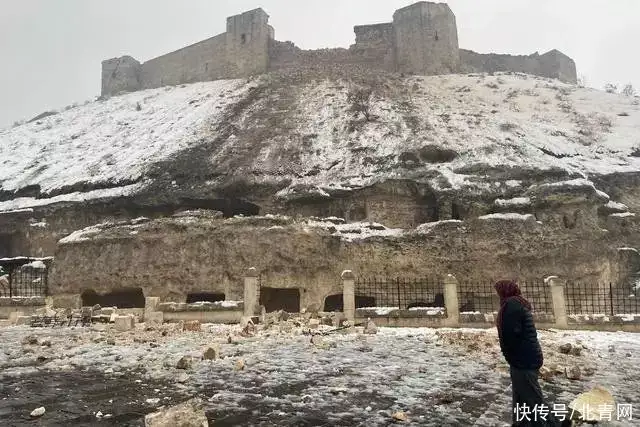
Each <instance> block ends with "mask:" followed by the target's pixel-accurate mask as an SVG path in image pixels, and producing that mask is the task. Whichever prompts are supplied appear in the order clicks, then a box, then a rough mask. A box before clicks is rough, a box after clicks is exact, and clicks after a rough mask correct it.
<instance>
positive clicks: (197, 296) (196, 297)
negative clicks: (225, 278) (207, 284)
mask: <svg viewBox="0 0 640 427" xmlns="http://www.w3.org/2000/svg"><path fill="white" fill-rule="evenodd" d="M224 300H225V295H224V294H219V293H218V294H216V293H212V292H194V293H191V294H187V304H193V303H194V302H218V301H224Z"/></svg>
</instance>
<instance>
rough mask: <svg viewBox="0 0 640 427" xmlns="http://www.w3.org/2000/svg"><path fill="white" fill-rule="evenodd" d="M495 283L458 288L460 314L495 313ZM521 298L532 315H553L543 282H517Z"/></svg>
mask: <svg viewBox="0 0 640 427" xmlns="http://www.w3.org/2000/svg"><path fill="white" fill-rule="evenodd" d="M494 284H495V281H487V282H480V283H464V284H461V285H459V286H458V303H459V304H460V312H461V313H465V312H467V313H468V312H480V313H496V312H498V310H499V309H500V297H498V295H497V294H496V291H495V288H494ZM518 286H519V287H520V290H521V291H522V296H523V297H524V298H526V299H527V300H528V301H529V302H530V303H531V306H532V308H533V312H534V313H549V314H551V313H553V303H552V301H551V291H550V289H549V286H548V285H547V284H545V283H544V281H543V280H531V281H526V282H518Z"/></svg>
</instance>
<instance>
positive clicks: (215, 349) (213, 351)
mask: <svg viewBox="0 0 640 427" xmlns="http://www.w3.org/2000/svg"><path fill="white" fill-rule="evenodd" d="M219 358H220V346H219V345H217V344H216V345H213V346H211V347H209V348H207V349H206V350H205V351H204V354H203V359H204V360H217V359H219Z"/></svg>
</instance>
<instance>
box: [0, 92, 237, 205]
mask: <svg viewBox="0 0 640 427" xmlns="http://www.w3.org/2000/svg"><path fill="white" fill-rule="evenodd" d="M245 89H246V85H245V84H244V81H240V80H220V81H215V82H207V83H196V84H192V85H188V86H182V87H166V88H160V89H154V90H148V91H144V92H136V93H131V94H127V95H124V96H119V97H114V98H110V99H108V100H104V101H95V102H91V103H88V104H86V105H83V106H78V107H75V108H71V109H69V110H67V111H64V112H61V113H59V114H56V115H54V116H50V117H46V118H44V119H41V120H38V121H36V122H33V123H28V124H25V125H22V126H18V127H15V128H13V129H6V130H3V131H0V184H1V186H2V189H3V190H9V191H11V190H18V189H20V188H23V187H26V186H28V185H39V186H40V187H41V191H42V192H44V193H49V192H51V191H52V190H56V189H60V188H64V187H66V186H72V185H74V184H77V183H80V182H87V183H113V184H117V183H119V182H131V181H137V180H139V179H140V177H141V176H142V174H143V173H144V171H145V169H146V168H147V167H148V166H149V165H150V164H152V163H154V162H155V161H157V160H159V159H162V158H166V157H167V156H170V155H171V154H172V153H175V152H177V151H179V150H181V149H183V148H186V147H188V146H190V145H193V144H194V143H195V142H196V141H197V140H198V138H200V137H201V135H202V133H203V128H204V125H205V124H206V123H207V122H215V121H216V119H217V118H218V116H219V115H220V113H221V112H222V111H223V107H225V106H227V105H228V104H231V103H233V102H235V101H237V99H238V97H239V96H241V95H242V93H243V92H244V90H245ZM138 106H139V107H138Z"/></svg>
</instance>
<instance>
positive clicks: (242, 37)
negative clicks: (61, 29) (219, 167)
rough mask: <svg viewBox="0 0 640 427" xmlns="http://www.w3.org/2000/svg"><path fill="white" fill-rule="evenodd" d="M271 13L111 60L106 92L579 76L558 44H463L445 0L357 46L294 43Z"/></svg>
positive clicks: (398, 18) (361, 35) (380, 27)
mask: <svg viewBox="0 0 640 427" xmlns="http://www.w3.org/2000/svg"><path fill="white" fill-rule="evenodd" d="M268 19H269V16H268V15H267V14H266V13H265V12H264V11H263V10H262V9H255V10H252V11H249V12H245V13H242V14H240V15H235V16H232V17H229V18H227V30H226V32H225V33H223V34H220V35H218V36H215V37H212V38H210V39H207V40H204V41H201V42H198V43H195V44H193V45H191V46H187V47H185V48H183V49H179V50H177V51H175V52H172V53H168V54H166V55H162V56H160V57H158V58H154V59H151V60H150V61H147V62H145V63H144V64H140V63H139V62H138V61H136V60H135V59H133V58H131V57H130V56H123V57H121V58H113V59H109V60H106V61H103V63H102V95H114V94H117V93H120V92H123V91H135V90H140V89H148V88H155V87H160V86H163V85H176V84H183V83H192V82H197V81H208V80H215V79H222V78H242V77H248V76H251V75H255V74H261V73H265V72H267V71H269V70H270V71H280V70H311V71H318V72H325V73H327V72H329V73H331V72H336V71H338V72H342V73H344V72H347V73H352V74H353V73H362V72H368V71H370V70H384V71H387V72H400V73H405V74H419V75H420V74H422V75H438V74H448V73H458V72H460V71H461V70H462V71H463V72H494V71H514V72H523V73H530V74H534V75H540V76H544V77H550V78H558V79H560V80H562V81H566V82H570V83H575V82H576V80H577V78H576V69H575V63H574V62H573V60H572V59H571V58H569V57H568V56H566V55H564V54H562V53H561V52H559V51H557V50H552V51H550V52H547V53H546V54H544V55H538V54H534V55H529V56H512V55H498V54H487V55H483V54H478V53H475V52H472V51H468V50H460V49H459V46H458V30H457V26H456V18H455V15H454V14H453V12H452V11H451V9H450V8H449V6H448V5H447V4H445V3H431V2H426V1H421V2H418V3H415V4H413V5H411V6H407V7H405V8H402V9H399V10H397V11H396V12H395V14H394V15H393V22H392V23H391V22H389V23H382V24H373V25H359V26H356V27H354V31H355V35H356V42H355V44H354V45H352V46H351V47H350V48H349V49H342V48H337V49H319V50H303V49H300V48H298V47H296V46H295V45H294V44H293V43H292V42H278V41H275V30H274V28H273V27H272V26H270V25H269V24H268ZM461 59H462V61H461Z"/></svg>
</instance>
